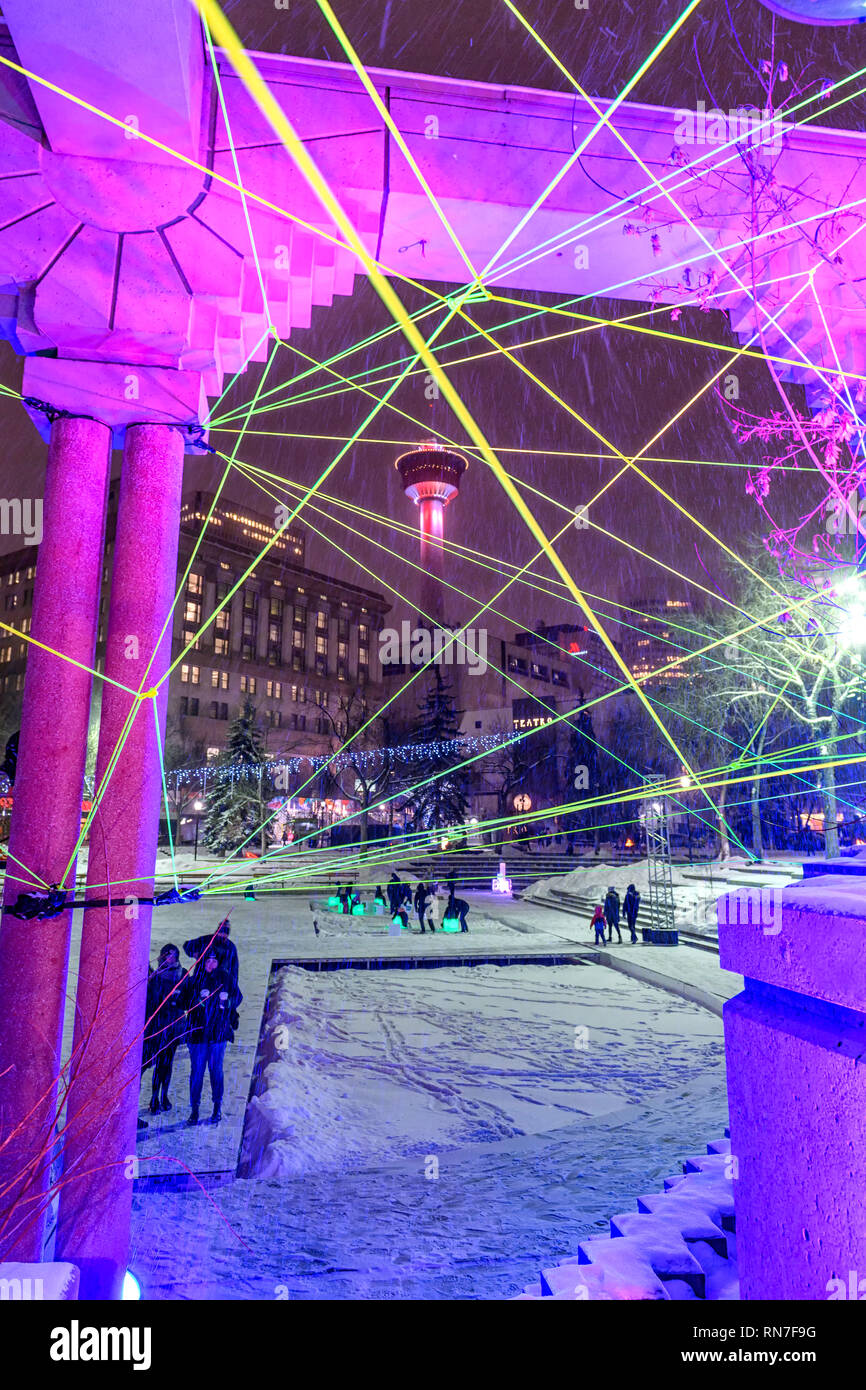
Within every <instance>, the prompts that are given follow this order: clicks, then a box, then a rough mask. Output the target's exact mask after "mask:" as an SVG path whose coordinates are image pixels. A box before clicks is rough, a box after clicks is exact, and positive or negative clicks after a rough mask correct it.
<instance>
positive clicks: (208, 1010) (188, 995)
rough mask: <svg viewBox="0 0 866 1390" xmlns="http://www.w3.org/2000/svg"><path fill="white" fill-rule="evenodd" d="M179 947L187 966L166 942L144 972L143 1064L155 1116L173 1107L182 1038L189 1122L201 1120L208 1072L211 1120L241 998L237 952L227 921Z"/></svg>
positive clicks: (218, 1114)
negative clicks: (148, 1073)
mask: <svg viewBox="0 0 866 1390" xmlns="http://www.w3.org/2000/svg"><path fill="white" fill-rule="evenodd" d="M183 949H184V952H185V954H186V955H187V956H189V957H191V958H192V960H193V965H192V966H191V967H190V969H189V970H188V971H187V970H184V968H183V966H182V965H181V963H180V951H179V950H178V948H177V946H175V945H173V944H172V943H171V942H169V943H168V944H167V945H165V946H163V947H162V949H161V951H160V953H159V960H158V963H157V966H156V969H155V970H151V971H150V973H149V975H148V981H147V1002H146V1005H145V1028H144V1049H143V1057H142V1069H146V1068H148V1067H151V1068H152V1069H153V1075H152V1094H151V1099H150V1111H151V1114H153V1115H158V1114H159V1113H160V1112H161V1111H165V1110H170V1109H171V1108H172V1106H171V1101H170V1099H169V1095H168V1088H169V1085H170V1084H171V1076H172V1069H173V1066H174V1058H175V1054H176V1052H177V1049H178V1048H179V1047H180V1046H181V1044H182V1043H185V1044H186V1046H187V1047H188V1048H189V1060H190V1074H189V1103H190V1116H189V1120H188V1121H187V1123H188V1124H190V1125H195V1124H198V1122H199V1108H200V1105H201V1095H202V1089H203V1086H204V1075H205V1071H207V1073H208V1076H209V1079H210V1088H211V1099H212V1102H213V1111H212V1113H211V1117H210V1118H211V1123H212V1124H218V1123H219V1121H220V1120H221V1118H222V1100H223V1090H224V1080H223V1064H224V1060H225V1051H226V1047H227V1046H228V1044H229V1043H230V1042H234V1036H235V1029H236V1028H237V1027H238V1026H239V1018H238V1009H239V1008H240V1005H241V1004H242V1002H243V995H242V994H241V992H240V990H239V989H238V953H237V948H236V946H235V944H234V942H233V941H232V940H231V936H230V927H229V923H228V920H225V921H223V922H220V924H219V926H218V927H217V930H216V933H215V934H212V935H205V936H197V937H194V938H193V939H192V940H191V941H185V942H184V944H183ZM142 1124H143V1122H142Z"/></svg>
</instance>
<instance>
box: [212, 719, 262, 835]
mask: <svg viewBox="0 0 866 1390" xmlns="http://www.w3.org/2000/svg"><path fill="white" fill-rule="evenodd" d="M264 762H265V751H264V744H263V742H262V737H261V733H260V730H259V726H258V721H257V718H256V710H255V706H254V705H253V704H252V701H251V700H249V699H247V700H245V701H244V704H243V706H242V707H241V710H240V713H239V714H238V717H237V719H235V720H234V721H233V723H232V724H231V725H230V727H229V734H228V740H227V743H226V751H225V753H224V754H223V756H222V758H221V759H220V762H219V764H218V766H219V767H223V768H228V767H229V766H231V767H232V773H231V775H223V776H220V775H219V774H218V775H217V776H216V777H215V778H214V781H213V783H212V784H211V785H210V786H209V787H208V796H207V818H206V821H205V830H204V840H205V844H206V845H207V846H208V848H209V849H212V850H215V851H216V852H217V853H218V854H224V853H226V852H228V851H231V850H235V849H239V848H240V846H241V845H246V844H247V843H248V844H249V847H250V848H251V849H257V848H261V849H262V850H264V848H265V846H264V831H262V832H261V833H260V834H259V835H256V833H255V832H256V831H257V830H258V829H259V827H261V826H262V824H263V822H264V821H265V820H267V817H268V809H267V797H268V788H269V779H267V778H263V775H262V770H261V769H262V764H263V763H264ZM263 782H264V785H263Z"/></svg>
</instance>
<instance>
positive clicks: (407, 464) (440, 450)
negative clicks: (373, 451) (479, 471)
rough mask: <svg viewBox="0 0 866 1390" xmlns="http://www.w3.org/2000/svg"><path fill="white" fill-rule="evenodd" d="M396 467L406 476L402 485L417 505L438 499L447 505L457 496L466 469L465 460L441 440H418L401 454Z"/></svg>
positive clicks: (401, 474)
mask: <svg viewBox="0 0 866 1390" xmlns="http://www.w3.org/2000/svg"><path fill="white" fill-rule="evenodd" d="M394 467H395V468H396V469H397V471H398V472H399V474H400V477H401V478H402V480H403V489H404V491H405V493H406V496H407V497H411V499H412V501H413V502H414V503H415V505H416V506H417V505H419V503H421V502H425V501H427V500H428V499H435V500H436V501H438V502H440V503H441V504H442V506H443V507H447V505H448V503H449V502H450V501H451V500H452V498H454V497H456V496H457V492H458V490H459V487H460V479H461V477H462V476H463V474H464V473H465V472H466V467H467V465H466V460H465V458H464V457H463V455H462V454H455V453H454V452H453V451H452V450H451V449H446V448H444V447H443V446H442V445H441V444H419V446H418V448H417V449H413V450H412V451H411V452H410V453H408V454H403V455H401V457H400V458H398V460H397V462H396V463H395V465H394Z"/></svg>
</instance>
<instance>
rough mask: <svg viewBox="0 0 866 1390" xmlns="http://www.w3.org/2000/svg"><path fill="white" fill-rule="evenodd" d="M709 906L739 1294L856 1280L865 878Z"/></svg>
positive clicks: (863, 1150)
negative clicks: (721, 994)
mask: <svg viewBox="0 0 866 1390" xmlns="http://www.w3.org/2000/svg"><path fill="white" fill-rule="evenodd" d="M828 868H830V870H831V871H830V872H829V873H827V874H824V875H822V876H820V877H812V878H808V879H806V880H804V881H803V882H802V883H796V884H792V885H790V886H789V887H786V888H781V889H772V890H767V889H765V890H762V891H759V890H756V889H753V890H741V891H740V892H739V893H731V894H728V895H727V896H725V897H723V898H720V899H719V902H718V918H719V947H720V963H721V966H722V968H723V969H725V970H732V971H736V972H737V973H738V974H741V975H742V976H743V977H744V988H743V991H742V993H741V994H738V995H736V996H735V997H734V998H733V999H731V1000H730V1001H729V1002H728V1003H726V1004H725V1006H724V1025H725V1054H726V1060H727V1073H728V1099H729V1107H730V1128H731V1149H732V1153H733V1155H734V1156H735V1158H736V1160H737V1166H736V1169H735V1173H734V1176H735V1179H736V1180H735V1182H734V1198H735V1203H736V1219H737V1238H738V1257H739V1275H740V1292H741V1297H742V1298H746V1299H761V1298H764V1299H766V1298H783V1299H823V1298H827V1297H828V1296H829V1293H830V1291H831V1290H832V1289H833V1288H835V1287H838V1286H837V1285H834V1284H833V1282H832V1281H833V1280H842V1281H843V1283H844V1284H845V1286H846V1287H847V1286H848V1282H849V1276H850V1272H851V1271H852V1270H853V1271H857V1272H858V1276H857V1277H858V1279H859V1277H860V1276H861V1275H866V1223H864V1221H863V1209H862V1202H863V1193H864V1191H866V877H864V876H862V875H863V873H864V870H866V865H864V868H863V869H861V872H860V874H859V875H858V874H857V873H856V872H855V873H851V872H850V870H848V871H846V872H845V873H844V874H841V873H838V872H836V873H834V872H833V871H832V869H833V866H832V865H828Z"/></svg>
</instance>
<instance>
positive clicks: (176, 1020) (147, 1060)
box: [142, 943, 186, 1115]
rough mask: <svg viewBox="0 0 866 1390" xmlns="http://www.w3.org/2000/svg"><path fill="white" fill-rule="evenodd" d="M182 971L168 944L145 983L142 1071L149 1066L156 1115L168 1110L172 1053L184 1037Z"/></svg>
mask: <svg viewBox="0 0 866 1390" xmlns="http://www.w3.org/2000/svg"><path fill="white" fill-rule="evenodd" d="M185 974H186V972H185V971H184V968H183V966H182V965H181V963H180V952H179V951H178V949H177V947H176V946H175V945H173V944H172V943H169V944H168V945H167V946H163V948H162V950H161V951H160V953H159V963H158V965H157V967H156V969H155V970H152V971H151V973H150V975H149V976H148V981H147V1003H146V1005H145V1017H146V1022H145V1032H144V1047H143V1056H142V1070H143V1069H144V1068H146V1067H149V1066H151V1065H152V1066H153V1078H152V1094H151V1098H150V1113H151V1114H152V1115H158V1114H159V1112H160V1111H161V1110H170V1109H171V1101H170V1100H169V1098H168V1088H169V1085H170V1084H171V1072H172V1067H173V1064H174V1054H175V1053H176V1052H177V1049H178V1047H179V1045H180V1043H181V1041H182V1039H183V1037H184V1033H185V1022H184V1010H183V1005H182V1004H181V1002H180V985H181V981H182V980H183V979H184V977H185Z"/></svg>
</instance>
